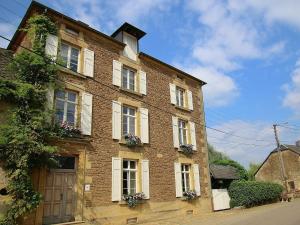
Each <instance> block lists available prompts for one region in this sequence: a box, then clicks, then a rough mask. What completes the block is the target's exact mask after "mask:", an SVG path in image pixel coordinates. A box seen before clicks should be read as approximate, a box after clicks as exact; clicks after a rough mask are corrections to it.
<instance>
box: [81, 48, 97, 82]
mask: <svg viewBox="0 0 300 225" xmlns="http://www.w3.org/2000/svg"><path fill="white" fill-rule="evenodd" d="M83 74H84V75H85V76H87V77H93V76H94V52H93V51H91V50H89V49H87V48H85V49H84V50H83Z"/></svg>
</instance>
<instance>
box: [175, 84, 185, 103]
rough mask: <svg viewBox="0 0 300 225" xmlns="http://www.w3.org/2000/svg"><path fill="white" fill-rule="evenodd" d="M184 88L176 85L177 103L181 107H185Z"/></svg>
mask: <svg viewBox="0 0 300 225" xmlns="http://www.w3.org/2000/svg"><path fill="white" fill-rule="evenodd" d="M184 92H185V91H184V90H183V89H182V88H179V87H176V104H177V105H178V106H180V107H184V106H185V104H184Z"/></svg>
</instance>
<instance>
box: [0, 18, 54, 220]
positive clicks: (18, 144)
mask: <svg viewBox="0 0 300 225" xmlns="http://www.w3.org/2000/svg"><path fill="white" fill-rule="evenodd" d="M24 31H25V32H28V33H29V34H30V35H31V37H32V48H33V50H34V51H35V52H36V53H37V54H34V53H32V52H30V51H22V52H21V53H19V54H17V55H16V56H15V58H14V59H13V60H12V63H11V65H10V67H11V69H12V71H14V73H15V75H16V79H15V80H3V79H0V99H1V100H4V101H6V102H9V103H12V104H13V105H14V107H13V109H12V110H11V115H10V119H9V121H8V123H5V124H1V125H0V161H1V162H2V166H3V169H4V170H5V171H6V173H7V177H8V187H7V188H8V191H9V195H10V196H11V199H12V200H11V203H10V205H9V208H8V211H7V214H6V215H5V218H4V220H3V221H2V222H0V225H16V224H17V220H18V218H20V217H21V216H23V215H25V214H27V213H29V212H31V211H32V210H34V209H35V208H36V207H37V206H38V205H39V203H40V201H41V199H42V196H41V195H40V193H38V192H37V191H35V189H34V187H33V184H32V171H33V169H35V168H40V167H50V166H53V165H54V164H55V159H54V153H55V152H56V147H54V146H51V145H49V144H48V143H47V139H48V137H49V136H56V134H55V132H53V129H52V124H51V120H50V119H49V117H50V114H51V111H50V110H49V109H48V107H47V98H46V93H47V90H48V88H49V87H50V86H54V85H55V84H54V79H55V76H56V74H57V67H56V65H55V64H54V63H53V61H52V60H51V59H49V58H48V57H47V56H46V54H45V50H44V49H45V42H46V37H47V34H49V33H51V34H55V33H56V26H55V24H54V23H52V22H51V21H50V20H49V19H48V18H47V17H46V16H44V15H38V16H34V17H32V18H31V19H29V22H28V26H27V27H26V29H24Z"/></svg>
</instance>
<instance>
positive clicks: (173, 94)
mask: <svg viewBox="0 0 300 225" xmlns="http://www.w3.org/2000/svg"><path fill="white" fill-rule="evenodd" d="M170 97H171V104H174V105H176V85H175V84H170Z"/></svg>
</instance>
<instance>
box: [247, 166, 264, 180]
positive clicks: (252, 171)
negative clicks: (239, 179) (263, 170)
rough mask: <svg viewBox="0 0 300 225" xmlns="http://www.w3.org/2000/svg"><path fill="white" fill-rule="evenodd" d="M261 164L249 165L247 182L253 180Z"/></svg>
mask: <svg viewBox="0 0 300 225" xmlns="http://www.w3.org/2000/svg"><path fill="white" fill-rule="evenodd" d="M260 165H261V163H250V164H249V169H248V176H249V180H255V177H254V174H255V173H256V171H257V170H258V168H259V167H260Z"/></svg>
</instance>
